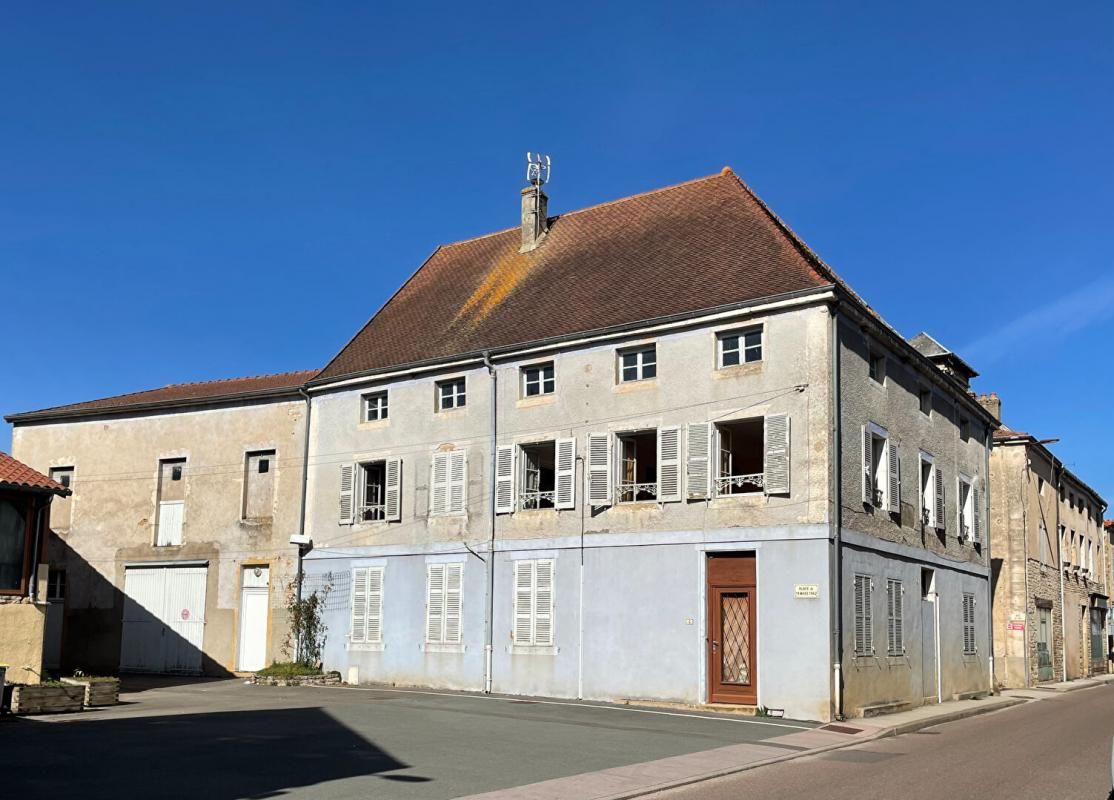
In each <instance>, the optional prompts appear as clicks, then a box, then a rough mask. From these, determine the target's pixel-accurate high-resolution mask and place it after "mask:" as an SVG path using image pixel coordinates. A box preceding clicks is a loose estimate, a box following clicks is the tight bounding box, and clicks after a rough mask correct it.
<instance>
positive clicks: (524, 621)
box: [514, 561, 534, 645]
mask: <svg viewBox="0 0 1114 800" xmlns="http://www.w3.org/2000/svg"><path fill="white" fill-rule="evenodd" d="M533 601H534V562H533V561H516V562H514V643H515V644H522V645H526V644H533V643H534V602H533Z"/></svg>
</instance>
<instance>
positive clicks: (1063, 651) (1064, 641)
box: [1052, 458, 1068, 681]
mask: <svg viewBox="0 0 1114 800" xmlns="http://www.w3.org/2000/svg"><path fill="white" fill-rule="evenodd" d="M1052 474H1053V475H1055V476H1056V541H1057V542H1058V544H1057V545H1056V546H1057V548H1058V549H1059V550H1060V551H1061V552H1063V549H1064V543H1063V542H1062V541H1061V540H1062V539H1063V538H1064V537H1063V531H1062V530H1061V529H1060V489H1061V487H1062V486H1063V482H1064V470H1063V465H1061V464H1060V463H1059V462H1058V461H1057V460H1056V459H1055V458H1054V459H1052ZM1059 572H1060V680H1062V681H1066V680H1067V679H1068V606H1067V595H1066V594H1065V592H1064V562H1063V560H1062V559H1061V561H1060V570H1059Z"/></svg>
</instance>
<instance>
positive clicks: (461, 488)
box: [448, 450, 468, 514]
mask: <svg viewBox="0 0 1114 800" xmlns="http://www.w3.org/2000/svg"><path fill="white" fill-rule="evenodd" d="M450 455H451V458H450V459H449V509H448V510H449V513H450V514H461V513H463V512H464V507H465V504H466V503H467V502H468V461H467V456H466V454H465V452H464V451H463V450H453V451H452V453H451V454H450Z"/></svg>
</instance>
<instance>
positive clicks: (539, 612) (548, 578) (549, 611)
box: [534, 432, 681, 645]
mask: <svg viewBox="0 0 1114 800" xmlns="http://www.w3.org/2000/svg"><path fill="white" fill-rule="evenodd" d="M680 435H681V434H680V432H678V434H677V436H678V437H680ZM534 644H536V645H551V644H553V562H552V561H550V560H544V561H537V562H535V565H534Z"/></svg>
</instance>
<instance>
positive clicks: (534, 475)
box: [518, 442, 557, 510]
mask: <svg viewBox="0 0 1114 800" xmlns="http://www.w3.org/2000/svg"><path fill="white" fill-rule="evenodd" d="M518 452H519V461H518V464H519V469H518V473H519V474H518V480H519V483H518V485H519V490H518V507H519V508H520V509H523V510H531V509H539V508H555V507H556V504H557V443H556V442H541V443H539V444H524V445H522V446H521V447H520V448H519V451H518Z"/></svg>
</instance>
